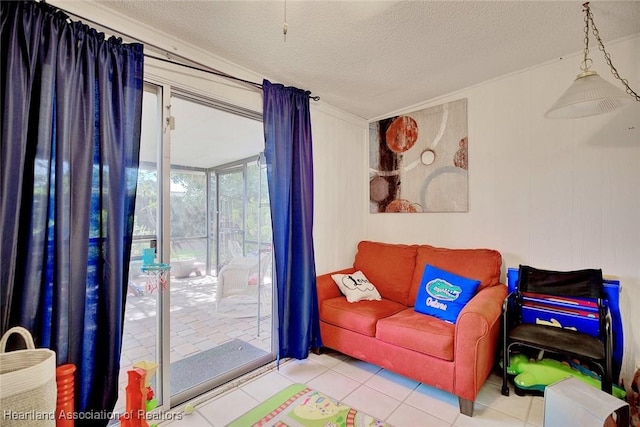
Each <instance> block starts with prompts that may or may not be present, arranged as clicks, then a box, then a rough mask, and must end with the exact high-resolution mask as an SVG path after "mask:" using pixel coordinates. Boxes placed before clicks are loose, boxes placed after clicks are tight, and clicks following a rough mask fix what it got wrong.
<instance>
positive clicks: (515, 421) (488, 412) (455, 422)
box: [161, 352, 543, 427]
mask: <svg viewBox="0 0 640 427" xmlns="http://www.w3.org/2000/svg"><path fill="white" fill-rule="evenodd" d="M293 383H304V384H307V385H308V386H309V387H310V388H313V389H315V390H318V391H321V392H323V393H325V394H327V395H329V396H331V397H334V398H335V399H338V400H341V401H343V402H344V403H346V404H349V405H351V406H353V407H355V408H358V409H359V410H362V411H364V412H367V413H369V414H371V415H377V416H378V417H381V418H382V419H384V420H385V421H386V422H388V423H390V424H391V425H393V426H395V427H485V426H486V427H512V426H518V427H541V426H542V419H543V398H542V397H534V396H517V395H516V394H515V393H514V392H513V388H512V390H511V395H510V396H509V397H506V396H503V395H502V394H501V393H500V385H501V379H500V377H498V376H497V375H492V376H491V377H490V378H489V380H488V381H487V382H486V383H485V385H484V386H483V387H482V389H481V391H480V394H479V396H478V398H477V400H476V403H475V409H474V415H473V417H467V416H466V415H462V414H460V412H459V409H458V399H457V397H456V396H454V395H452V394H450V393H446V392H443V391H441V390H438V389H435V388H433V387H430V386H427V385H424V384H420V383H417V382H415V381H413V380H410V379H408V378H405V377H402V376H399V375H396V374H394V373H392V372H389V371H387V370H384V369H380V368H378V367H376V366H373V365H370V364H368V363H365V362H361V361H358V360H355V359H352V358H350V357H347V356H344V355H342V354H339V353H333V352H330V353H328V354H323V355H319V356H318V355H315V354H310V356H309V358H308V359H306V360H302V361H298V360H288V361H286V362H284V363H282V364H281V366H280V369H279V370H275V369H271V370H268V371H267V372H265V373H262V374H260V375H258V376H255V377H254V378H251V379H249V380H246V381H244V382H240V383H239V384H238V385H237V386H235V387H233V388H231V389H230V390H228V391H226V392H224V393H222V394H219V395H218V396H216V397H214V398H211V399H208V400H206V399H205V400H203V399H200V400H198V401H197V402H196V401H194V402H192V403H193V404H194V405H195V412H193V413H191V414H189V415H186V414H184V413H183V412H181V411H182V409H183V408H184V406H183V407H181V408H176V411H175V412H174V413H173V414H174V417H175V418H174V420H173V421H169V422H164V423H162V424H161V427H183V426H189V427H223V426H225V425H227V424H228V423H229V422H231V421H232V420H234V419H235V418H237V417H239V416H240V415H242V414H244V413H245V412H247V411H248V410H250V409H251V408H253V407H254V406H256V405H258V404H259V403H260V402H262V401H264V400H265V399H266V398H267V397H269V396H271V395H273V394H275V393H277V392H278V391H280V390H282V389H284V388H285V387H287V386H288V385H290V384H293ZM178 418H181V419H178Z"/></svg>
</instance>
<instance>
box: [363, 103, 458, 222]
mask: <svg viewBox="0 0 640 427" xmlns="http://www.w3.org/2000/svg"><path fill="white" fill-rule="evenodd" d="M468 144H469V141H468V138H467V100H466V99H460V100H457V101H452V102H448V103H446V104H442V105H437V106H435V107H430V108H426V109H423V110H419V111H415V112H412V113H408V114H404V115H401V116H397V117H391V118H387V119H383V120H379V121H377V122H373V123H371V124H370V125H369V165H370V166H369V167H370V171H369V196H370V212H372V213H381V212H405V213H417V212H468V210H469V191H468V188H469V182H468V181H469V176H468V169H469V160H468Z"/></svg>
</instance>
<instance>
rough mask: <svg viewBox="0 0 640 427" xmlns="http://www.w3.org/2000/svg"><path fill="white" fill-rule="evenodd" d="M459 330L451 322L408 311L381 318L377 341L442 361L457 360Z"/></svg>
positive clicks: (377, 330)
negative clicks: (457, 334) (457, 332)
mask: <svg viewBox="0 0 640 427" xmlns="http://www.w3.org/2000/svg"><path fill="white" fill-rule="evenodd" d="M455 328H456V326H455V325H453V324H451V323H447V322H445V321H442V320H440V319H438V318H436V317H433V316H425V315H424V314H420V313H416V312H415V311H414V310H413V308H408V309H406V310H403V311H401V312H399V313H397V314H394V315H393V316H389V317H385V318H384V319H380V320H379V321H378V326H377V328H376V338H377V339H379V340H380V341H384V342H386V343H389V344H393V345H397V346H398V347H403V348H407V349H410V350H414V351H417V352H420V353H423V354H427V355H429V356H433V357H437V358H438V359H443V360H453V347H454V346H453V342H454V337H453V336H454V332H455Z"/></svg>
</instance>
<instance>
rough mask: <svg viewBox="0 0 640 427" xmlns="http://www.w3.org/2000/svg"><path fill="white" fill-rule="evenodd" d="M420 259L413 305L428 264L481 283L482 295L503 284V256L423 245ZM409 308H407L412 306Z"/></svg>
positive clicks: (493, 253) (482, 250)
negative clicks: (485, 291) (501, 275)
mask: <svg viewBox="0 0 640 427" xmlns="http://www.w3.org/2000/svg"><path fill="white" fill-rule="evenodd" d="M417 251H418V253H417V255H416V265H415V270H414V274H413V283H412V285H411V293H410V295H409V296H410V298H411V301H412V303H411V304H413V302H415V299H416V296H417V295H418V290H419V289H420V282H421V281H422V275H423V273H424V267H425V266H426V265H427V264H430V265H433V266H434V267H438V268H441V269H442V270H446V271H450V272H451V273H453V274H457V275H459V276H463V277H467V278H469V279H474V280H479V281H480V286H478V291H481V290H482V289H484V288H486V287H488V286H493V285H496V284H498V283H500V268H501V267H502V255H501V254H500V252H498V251H496V250H493V249H449V248H437V247H435V246H429V245H420V247H418V250H417ZM411 304H407V305H411Z"/></svg>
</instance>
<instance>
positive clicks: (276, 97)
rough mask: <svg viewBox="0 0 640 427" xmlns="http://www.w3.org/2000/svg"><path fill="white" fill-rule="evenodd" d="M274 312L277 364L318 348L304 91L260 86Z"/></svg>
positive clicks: (309, 151)
mask: <svg viewBox="0 0 640 427" xmlns="http://www.w3.org/2000/svg"><path fill="white" fill-rule="evenodd" d="M262 89H263V93H264V105H263V107H264V109H263V119H264V136H265V157H266V160H267V182H268V185H269V198H270V204H271V222H272V229H273V248H274V257H275V268H276V293H277V305H278V307H277V309H278V340H279V345H278V361H279V360H280V359H281V358H283V357H294V358H297V359H305V358H306V357H308V355H309V348H310V347H318V346H320V345H321V340H320V321H319V316H318V296H317V294H316V268H315V258H314V252H313V150H312V141H311V115H310V112H309V93H310V92H308V91H303V90H300V89H296V88H294V87H285V86H283V85H281V84H272V83H270V82H269V81H267V80H264V82H263V83H262Z"/></svg>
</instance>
